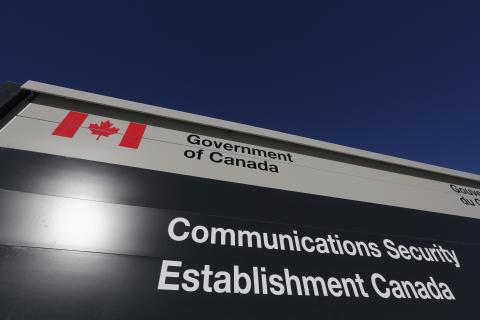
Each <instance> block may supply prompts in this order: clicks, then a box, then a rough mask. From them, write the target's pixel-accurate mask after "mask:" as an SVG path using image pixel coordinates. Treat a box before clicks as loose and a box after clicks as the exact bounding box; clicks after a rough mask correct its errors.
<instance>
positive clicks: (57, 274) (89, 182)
mask: <svg viewBox="0 0 480 320" xmlns="http://www.w3.org/2000/svg"><path fill="white" fill-rule="evenodd" d="M0 159H1V162H0V177H2V179H1V180H0V318H1V319H191V318H195V319H273V318H277V319H292V318H296V319H307V318H308V319H310V318H318V319H353V318H369V319H385V318H388V319H405V318H410V319H425V318H428V319H430V318H435V319H452V318H458V317H460V318H462V319H469V318H471V319H475V318H476V316H475V312H476V304H477V300H478V299H477V296H476V292H477V288H478V287H479V286H480V277H478V270H479V269H480V250H479V244H480V241H479V240H480V233H479V232H478V230H479V226H480V225H479V222H478V220H477V219H469V218H462V217H458V216H450V215H445V214H437V213H429V212H420V211H416V210H409V209H402V208H394V207H388V206H382V205H376V204H369V203H362V202H357V201H349V200H341V199H334V198H328V197H321V196H313V195H306V194H301V193H294V192H286V191H280V190H274V189H268V188H260V187H253V186H247V185H241V184H234V183H227V182H221V181H214V180H208V179H200V178H194V177H187V176H181V175H175V174H169V173H161V172H153V171H148V170H140V169H135V168H127V167H122V166H115V165H108V164H101V163H95V162H91V161H85V160H76V159H70V158H64V157H58V156H50V155H43V154H37V153H30V152H24V151H15V150H10V149H1V150H0ZM177 216H182V217H187V218H188V219H189V220H190V221H191V222H192V223H193V224H203V225H206V226H224V227H231V228H234V229H246V230H258V231H262V232H263V231H265V232H275V233H289V232H291V230H293V229H296V230H298V231H299V234H306V235H312V236H325V235H327V234H332V233H337V234H339V235H340V237H341V238H344V239H350V240H365V241H366V240H368V241H376V242H381V240H382V239H383V238H384V237H389V238H392V239H394V240H395V241H397V242H399V243H400V242H401V243H404V244H407V245H418V246H429V245H431V244H432V243H437V244H442V245H444V246H445V247H448V248H451V249H455V251H456V252H457V254H458V256H459V258H460V260H461V263H462V267H461V268H460V269H458V268H455V267H454V266H453V265H451V264H441V263H437V264H434V263H424V262H423V263H422V262H412V261H394V260H392V259H389V258H381V259H376V258H367V257H349V256H333V255H321V254H307V253H298V252H273V251H267V250H260V249H252V248H238V247H226V246H218V245H217V246H213V245H208V244H204V245H199V244H195V243H193V242H192V241H185V242H175V241H172V240H171V239H169V237H168V236H167V233H166V227H167V225H168V223H169V221H170V220H171V219H172V218H173V217H177ZM163 259H171V260H181V261H183V262H184V264H185V265H186V266H187V267H188V266H195V267H196V268H200V267H201V266H203V265H204V264H211V265H212V267H214V268H215V269H216V270H231V268H232V266H233V265H234V264H239V265H240V266H241V267H243V268H249V267H252V266H253V265H256V266H266V267H267V268H268V270H269V271H271V272H279V270H281V269H282V268H283V267H288V268H290V269H291V270H292V271H293V272H295V273H296V274H300V275H301V274H311V275H321V276H352V275H353V274H354V273H360V274H362V275H363V276H364V277H365V278H368V276H369V274H370V273H372V272H380V273H382V274H384V275H386V276H389V277H392V278H396V279H411V280H414V279H415V280H417V279H418V280H425V279H426V278H427V277H428V276H433V277H435V279H437V280H439V281H445V282H447V283H448V284H449V285H451V287H452V290H453V292H454V294H455V296H456V297H457V300H456V301H453V302H447V301H416V300H408V301H406V300H403V301H402V300H383V299H380V298H378V297H373V298H372V299H355V300H352V299H347V298H340V299H338V298H322V297H294V296H291V297H288V296H281V297H276V296H263V295H253V294H249V295H245V296H242V295H235V294H231V295H221V294H212V293H200V292H196V293H186V292H167V291H158V290H157V289H156V287H157V283H158V277H159V273H160V266H161V264H162V260H163Z"/></svg>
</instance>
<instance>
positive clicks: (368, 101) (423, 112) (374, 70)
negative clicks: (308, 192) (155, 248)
mask: <svg viewBox="0 0 480 320" xmlns="http://www.w3.org/2000/svg"><path fill="white" fill-rule="evenodd" d="M479 17H480V3H479V2H465V1H432V2H428V1H376V2H372V1H311V2H310V1H285V2H282V1H170V2H163V1H150V2H144V1H130V3H129V2H123V1H113V2H107V1H94V2H93V1H92V2H91V1H81V2H80V1H77V2H76V4H74V3H73V2H72V1H55V2H53V1H52V2H49V1H45V2H42V3H40V1H24V2H22V3H18V4H14V1H8V2H6V3H4V4H2V14H1V19H0V26H1V29H0V30H1V31H0V35H1V40H2V50H1V53H0V56H1V57H2V61H1V65H0V66H1V68H0V77H1V78H0V81H2V82H3V81H7V80H9V81H15V82H19V83H22V82H24V81H26V80H28V79H32V80H37V81H43V82H47V83H52V84H56V85H61V86H67V87H71V88H75V89H80V90H86V91H91V92H95V93H100V94H105V95H110V96H114V97H118V98H124V99H129V100H135V101H140V102H144V103H149V104H155V105H160V106H164V107H170V108H175V109H178V110H183V111H188V112H193V113H197V114H202V115H208V116H212V117H217V118H221V119H227V120H231V121H236V122H241V123H246V124H251V125H255V126H260V127H264V128H269V129H274V130H279V131H283V132H288V133H293V134H297V135H301V136H306V137H311V138H315V139H320V140H324V141H329V142H333V143H338V144H342V145H347V146H351V147H356V148H361V149H366V150H370V151H375V152H379V153H384V154H389V155H393V156H398V157H402V158H407V159H411V160H416V161H421V162H426V163H430V164H436V165H440V166H445V167H449V168H453V169H458V170H463V171H469V172H474V173H480V156H479V154H480V153H479V148H478V146H479V143H478V140H479V139H478V136H479V133H478V123H479V120H480V105H479V103H480V90H479V85H480V40H479V39H480V36H479V34H480V18H479Z"/></svg>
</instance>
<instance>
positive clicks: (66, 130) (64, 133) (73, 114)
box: [52, 111, 88, 138]
mask: <svg viewBox="0 0 480 320" xmlns="http://www.w3.org/2000/svg"><path fill="white" fill-rule="evenodd" d="M87 117H88V114H86V113H82V112H77V111H70V112H69V113H67V115H66V116H65V118H64V119H63V120H62V122H60V123H59V124H58V126H57V127H56V128H55V130H54V131H53V132H52V134H53V135H55V136H60V137H65V138H72V137H73V136H74V135H75V133H77V131H78V129H80V127H81V126H82V124H83V122H84V121H85V119H87Z"/></svg>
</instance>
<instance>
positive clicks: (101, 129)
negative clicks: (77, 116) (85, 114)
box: [88, 120, 119, 140]
mask: <svg viewBox="0 0 480 320" xmlns="http://www.w3.org/2000/svg"><path fill="white" fill-rule="evenodd" d="M88 129H90V131H92V134H93V135H97V136H98V137H97V140H98V139H100V137H101V136H104V137H108V136H110V135H111V134H114V133H117V132H118V130H119V129H118V128H115V127H114V126H113V123H111V122H110V121H109V120H107V121H102V122H100V125H98V124H96V123H90V125H89V126H88Z"/></svg>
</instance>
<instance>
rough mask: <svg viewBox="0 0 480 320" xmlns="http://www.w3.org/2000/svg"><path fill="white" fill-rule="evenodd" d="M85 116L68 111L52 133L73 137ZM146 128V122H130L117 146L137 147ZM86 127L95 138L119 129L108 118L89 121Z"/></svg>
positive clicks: (105, 135) (113, 132) (107, 135)
mask: <svg viewBox="0 0 480 320" xmlns="http://www.w3.org/2000/svg"><path fill="white" fill-rule="evenodd" d="M87 117H88V114H87V113H83V112H77V111H69V112H68V113H67V115H66V116H65V118H64V119H63V120H62V122H60V123H59V124H58V126H57V127H56V128H55V130H53V132H52V135H54V136H60V137H65V138H73V136H75V134H76V133H77V131H78V130H79V129H80V128H81V127H82V124H83V123H84V122H85V120H86V119H87ZM146 128H147V125H146V124H142V123H135V122H130V123H129V124H128V127H127V130H126V131H125V133H124V135H123V137H122V140H121V141H120V144H119V146H120V147H126V148H132V149H138V147H139V146H140V142H141V141H142V138H143V134H144V133H145V129H146ZM88 129H89V130H90V131H91V133H92V134H93V135H96V136H97V140H98V139H99V138H100V137H102V136H103V137H109V136H110V135H112V134H116V133H118V130H119V129H118V128H115V127H114V126H113V123H112V122H110V120H107V121H101V123H100V124H96V123H91V124H90V125H89V126H88Z"/></svg>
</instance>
